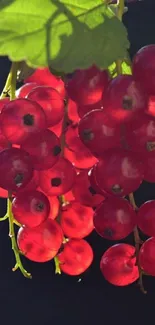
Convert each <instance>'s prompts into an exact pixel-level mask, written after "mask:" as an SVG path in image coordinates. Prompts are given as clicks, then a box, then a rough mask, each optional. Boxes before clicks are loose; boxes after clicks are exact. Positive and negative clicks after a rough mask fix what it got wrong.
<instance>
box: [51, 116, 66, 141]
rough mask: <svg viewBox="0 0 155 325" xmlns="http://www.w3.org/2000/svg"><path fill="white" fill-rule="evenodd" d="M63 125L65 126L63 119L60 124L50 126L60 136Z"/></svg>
mask: <svg viewBox="0 0 155 325" xmlns="http://www.w3.org/2000/svg"><path fill="white" fill-rule="evenodd" d="M62 126H63V120H62V121H60V122H59V123H58V124H56V125H54V126H51V127H50V128H48V129H49V130H50V131H52V132H54V133H55V134H56V135H57V137H58V138H59V137H60V136H61V134H62Z"/></svg>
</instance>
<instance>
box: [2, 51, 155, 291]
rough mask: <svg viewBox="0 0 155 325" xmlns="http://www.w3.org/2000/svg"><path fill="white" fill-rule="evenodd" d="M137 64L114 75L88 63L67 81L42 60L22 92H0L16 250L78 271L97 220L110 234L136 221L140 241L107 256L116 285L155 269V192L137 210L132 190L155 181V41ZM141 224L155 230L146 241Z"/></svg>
mask: <svg viewBox="0 0 155 325" xmlns="http://www.w3.org/2000/svg"><path fill="white" fill-rule="evenodd" d="M132 70H133V75H123V74H121V75H118V76H117V77H115V78H113V79H111V78H110V76H109V73H108V71H101V70H99V69H98V68H97V67H96V66H92V67H91V68H89V69H87V70H77V71H76V72H75V73H74V74H73V75H71V76H70V75H68V76H67V77H66V79H65V80H64V81H62V79H61V78H57V77H55V76H53V75H52V74H51V73H50V71H49V70H48V69H37V70H36V71H35V72H34V73H33V74H32V75H31V76H30V77H28V78H27V79H26V80H25V84H24V85H23V86H22V87H21V88H20V89H18V90H17V91H16V96H17V98H16V99H14V100H12V101H9V98H8V97H6V98H4V99H1V100H0V110H1V114H0V149H1V151H0V186H1V189H0V195H1V196H3V197H7V195H8V192H9V198H10V200H11V201H12V204H11V212H10V213H11V215H12V218H13V220H14V222H15V223H18V224H19V225H21V227H20V229H19V231H18V235H17V243H18V247H19V250H20V252H21V253H22V254H23V255H25V257H27V258H28V259H30V260H32V261H35V262H46V261H49V260H51V259H53V258H54V259H55V262H56V268H57V272H59V271H60V270H62V271H63V272H64V273H67V274H69V275H79V274H81V273H83V272H84V271H85V270H86V269H87V268H88V267H89V266H90V265H91V263H92V261H93V251H92V248H91V247H90V245H89V244H88V243H87V241H86V240H84V239H83V238H85V237H86V236H88V235H89V234H90V233H91V232H92V231H93V229H94V228H95V230H96V231H97V233H98V234H99V235H100V236H102V237H103V238H106V239H108V240H120V239H123V238H125V237H126V236H128V235H129V234H130V233H131V232H132V231H134V232H135V233H136V236H135V237H136V238H138V239H137V240H136V247H134V246H131V245H128V244H124V243H120V244H117V245H114V246H112V247H110V248H109V249H108V250H107V251H106V252H104V254H103V256H102V258H101V262H100V268H101V271H102V273H103V275H104V277H105V278H106V279H107V281H109V282H110V283H112V284H114V285H119V286H124V285H128V284H131V283H133V282H134V281H136V280H137V279H138V278H139V277H140V279H141V276H142V274H143V273H144V272H145V273H147V274H150V275H153V276H155V238H154V237H155V216H154V213H155V200H154V201H149V202H146V203H145V204H143V205H142V206H141V207H140V209H139V211H137V207H136V205H135V203H134V199H133V194H132V193H133V192H134V191H135V190H136V189H138V187H139V186H140V184H141V183H142V181H143V180H146V181H148V182H155V169H154V164H155V97H154V96H155V45H151V46H146V47H144V48H142V49H141V50H140V51H139V52H138V53H137V54H136V55H135V57H134V60H133V63H132ZM137 226H138V227H139V228H140V229H141V230H142V231H143V232H144V234H146V235H148V236H150V237H151V238H149V239H148V240H147V241H146V242H144V243H143V244H142V246H141V248H140V245H141V242H140V240H139V237H138V229H137ZM139 248H140V250H139ZM17 262H18V261H17Z"/></svg>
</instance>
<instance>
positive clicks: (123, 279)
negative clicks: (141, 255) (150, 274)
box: [100, 244, 139, 286]
mask: <svg viewBox="0 0 155 325" xmlns="http://www.w3.org/2000/svg"><path fill="white" fill-rule="evenodd" d="M100 269H101V272H102V274H103V276H104V277H105V279H106V280H107V281H108V282H110V283H111V284H113V285H116V286H126V285H129V284H131V283H133V282H135V281H136V280H137V279H138V278H139V272H138V267H137V266H136V257H135V247H133V246H131V245H128V244H116V245H114V246H111V247H110V248H109V249H107V251H106V252H105V253H104V254H103V256H102V258H101V262H100Z"/></svg>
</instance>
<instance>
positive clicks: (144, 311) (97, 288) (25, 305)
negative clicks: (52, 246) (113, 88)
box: [0, 0, 155, 325]
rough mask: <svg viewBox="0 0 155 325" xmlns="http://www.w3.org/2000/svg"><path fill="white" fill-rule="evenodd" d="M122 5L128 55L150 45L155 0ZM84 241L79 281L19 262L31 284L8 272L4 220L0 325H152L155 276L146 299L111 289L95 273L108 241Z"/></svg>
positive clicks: (0, 74)
mask: <svg viewBox="0 0 155 325" xmlns="http://www.w3.org/2000/svg"><path fill="white" fill-rule="evenodd" d="M128 7H129V10H128V13H127V14H126V15H125V16H124V23H125V25H126V27H127V29H128V33H129V40H130V42H131V49H130V54H131V57H133V55H134V54H135V52H136V51H137V50H138V49H139V48H141V47H142V46H144V45H147V44H151V43H155V0H152V1H151V0H146V1H143V2H138V3H131V4H130V5H129V6H128ZM9 68H10V63H9V61H8V59H6V58H0V88H1V90H2V88H3V86H4V82H5V79H6V77H7V74H8V71H9ZM153 168H154V166H153ZM135 197H136V202H137V204H138V205H140V204H142V203H143V202H145V201H146V200H148V199H155V184H149V183H143V184H142V185H141V187H140V189H139V190H138V191H137V192H136V195H135ZM5 209H6V202H5V200H3V199H1V200H0V214H1V216H3V215H4V213H5ZM88 241H89V242H90V244H91V245H92V247H93V249H94V254H95V260H94V263H93V265H92V267H91V268H90V269H89V270H88V271H87V272H86V273H85V274H84V275H82V276H81V277H80V278H79V277H69V276H67V275H61V276H60V275H55V274H54V267H53V263H52V262H49V263H45V264H37V263H32V262H30V261H28V260H25V259H24V265H25V268H26V269H27V270H28V271H30V272H32V274H33V280H28V279H25V278H24V277H23V276H22V275H21V274H20V272H19V271H16V272H15V273H13V272H12V271H11V267H13V266H14V256H13V253H12V250H11V245H10V240H9V238H8V224H7V221H6V222H3V223H1V224H0V324H4V325H8V324H15V325H19V324H23V325H26V324H29V325H40V324H42V325H48V324H51V325H52V324H56V325H61V324H62V325H74V324H75V325H77V324H79V325H84V324H95V323H97V324H106V325H110V324H113V323H116V324H117V323H118V324H131V323H133V324H137V325H139V324H144V323H146V322H150V321H152V322H154V314H155V313H154V309H155V307H154V305H155V278H152V277H145V279H144V284H145V288H146V289H147V290H148V294H147V295H143V294H142V293H141V292H140V291H139V289H138V287H137V286H136V284H133V285H131V286H129V287H124V288H117V287H113V286H112V285H110V284H108V283H107V282H106V281H105V280H104V278H103V277H102V275H101V273H100V270H99V261H100V258H101V256H102V254H103V252H104V251H105V250H106V249H107V248H108V247H109V246H110V245H111V244H112V243H110V242H108V241H106V240H104V239H102V238H99V236H97V235H96V234H95V233H93V234H92V235H91V236H90V237H89V238H88ZM126 242H128V243H133V236H132V235H131V236H129V238H128V239H127V240H126ZM79 279H81V281H79Z"/></svg>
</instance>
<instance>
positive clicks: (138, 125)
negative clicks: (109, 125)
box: [123, 113, 155, 156]
mask: <svg viewBox="0 0 155 325" xmlns="http://www.w3.org/2000/svg"><path fill="white" fill-rule="evenodd" d="M123 130H124V142H125V144H126V146H127V147H128V148H129V149H130V150H131V151H134V152H139V153H141V154H143V155H145V156H146V154H147V155H148V154H150V152H151V151H153V150H155V117H152V116H149V115H147V114H144V113H143V114H141V115H139V116H138V118H136V119H135V120H132V121H130V122H128V123H126V124H125V125H124V129H123Z"/></svg>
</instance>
